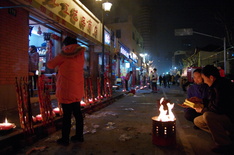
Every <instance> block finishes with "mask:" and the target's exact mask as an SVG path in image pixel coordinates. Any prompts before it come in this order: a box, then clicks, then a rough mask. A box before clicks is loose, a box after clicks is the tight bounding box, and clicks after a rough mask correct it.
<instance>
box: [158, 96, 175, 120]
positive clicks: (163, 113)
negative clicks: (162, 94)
mask: <svg viewBox="0 0 234 155" xmlns="http://www.w3.org/2000/svg"><path fill="white" fill-rule="evenodd" d="M163 101H164V98H161V99H160V108H159V111H160V113H159V116H158V120H159V121H162V122H167V121H174V119H175V115H174V114H173V112H172V108H173V107H174V103H173V104H171V103H169V102H168V103H167V104H166V105H167V107H168V111H167V110H164V107H163V104H162V103H163Z"/></svg>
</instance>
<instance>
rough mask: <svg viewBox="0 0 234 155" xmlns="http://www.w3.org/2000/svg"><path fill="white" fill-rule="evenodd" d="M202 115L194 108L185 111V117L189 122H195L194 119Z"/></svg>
mask: <svg viewBox="0 0 234 155" xmlns="http://www.w3.org/2000/svg"><path fill="white" fill-rule="evenodd" d="M200 115H201V113H197V112H196V110H195V109H192V108H185V109H184V117H185V118H186V119H187V120H188V121H191V122H193V120H194V118H196V117H197V116H200Z"/></svg>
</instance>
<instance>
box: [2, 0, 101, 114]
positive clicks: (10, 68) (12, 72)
mask: <svg viewBox="0 0 234 155" xmlns="http://www.w3.org/2000/svg"><path fill="white" fill-rule="evenodd" d="M2 6H3V7H6V8H5V9H1V10H0V11H1V17H3V16H4V18H1V22H0V23H1V30H0V32H1V34H3V35H2V36H7V38H5V39H4V40H1V41H2V43H3V44H4V45H5V47H4V49H3V48H1V49H0V52H1V53H0V58H1V61H0V63H1V78H0V90H1V92H2V90H4V91H5V92H6V93H1V94H0V97H1V98H2V99H3V100H2V101H3V102H1V104H0V110H6V109H14V108H16V107H17V99H16V97H15V96H16V95H15V77H28V74H29V56H28V54H29V53H28V50H29V46H30V45H34V46H36V48H37V52H38V53H39V65H38V70H37V72H36V74H37V75H40V74H45V75H47V76H48V77H51V76H52V75H53V74H54V73H56V70H50V69H48V68H47V67H46V63H47V61H49V60H50V59H51V58H53V57H54V56H56V55H57V54H58V53H59V52H60V50H61V47H62V40H63V39H64V38H65V37H66V36H72V37H76V38H77V40H78V43H79V44H80V45H81V46H85V47H86V48H87V51H86V53H85V61H86V62H85V66H84V70H85V77H89V76H90V75H93V76H97V74H95V72H97V70H98V67H97V66H98V61H97V60H98V54H97V53H95V50H94V49H95V46H100V45H101V40H102V39H101V38H102V35H101V34H102V33H101V32H102V31H101V28H102V23H101V22H100V21H99V20H98V19H97V18H96V17H95V16H94V15H93V14H92V13H91V12H90V11H89V10H88V9H87V8H86V7H85V6H84V5H83V4H82V3H80V2H79V1H75V0H74V1H66V0H56V1H54V0H49V1H41V0H11V1H4V2H3V3H2ZM3 23H7V24H4V25H3ZM16 30H17V31H16ZM6 51H8V54H7V55H6V54H4V53H6ZM9 60H11V61H10V63H9ZM3 66H4V67H3ZM94 82H95V81H94ZM36 89H37V88H36ZM6 94H7V95H6Z"/></svg>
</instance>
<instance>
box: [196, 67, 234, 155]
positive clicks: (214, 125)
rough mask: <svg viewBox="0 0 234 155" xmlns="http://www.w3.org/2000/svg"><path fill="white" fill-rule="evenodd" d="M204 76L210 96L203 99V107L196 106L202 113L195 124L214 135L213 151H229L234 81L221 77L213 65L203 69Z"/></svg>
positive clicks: (232, 129)
mask: <svg viewBox="0 0 234 155" xmlns="http://www.w3.org/2000/svg"><path fill="white" fill-rule="evenodd" d="M202 78H203V79H204V83H206V84H207V85H208V86H209V97H208V100H203V101H202V102H203V104H204V107H203V108H202V107H197V108H195V110H196V111H197V112H199V113H201V114H202V115H201V116H198V117H196V118H195V119H194V124H195V125H196V126H197V127H199V128H200V129H202V130H204V131H207V132H209V133H210V134H211V135H212V138H213V140H214V142H215V147H213V148H212V151H213V152H216V153H228V152H230V150H232V147H233V145H232V141H231V138H232V137H233V134H234V115H233V109H234V97H233V92H234V87H233V83H231V81H230V80H228V79H226V78H223V77H220V74H219V70H218V69H217V68H216V67H214V66H213V65H207V66H205V67H204V68H203V69H202Z"/></svg>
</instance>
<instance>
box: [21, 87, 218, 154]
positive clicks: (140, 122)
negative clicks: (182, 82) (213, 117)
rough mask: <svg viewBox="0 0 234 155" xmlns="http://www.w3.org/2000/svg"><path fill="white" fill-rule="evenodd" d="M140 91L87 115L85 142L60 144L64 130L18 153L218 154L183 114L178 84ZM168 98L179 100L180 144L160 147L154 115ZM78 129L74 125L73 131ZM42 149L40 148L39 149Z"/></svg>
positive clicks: (177, 136)
mask: <svg viewBox="0 0 234 155" xmlns="http://www.w3.org/2000/svg"><path fill="white" fill-rule="evenodd" d="M149 92H150V90H138V91H137V93H136V94H135V95H132V94H128V95H126V96H125V97H123V98H121V99H119V100H117V101H116V102H114V103H113V104H111V105H109V106H108V107H105V108H103V109H101V110H100V111H97V112H95V113H93V114H91V115H88V114H86V116H85V127H84V128H85V131H84V134H85V135H84V138H85V141H84V142H83V143H72V142H71V143H70V144H69V146H60V145H58V144H57V143H56V140H57V139H58V138H59V136H60V131H58V132H56V133H54V134H52V135H50V136H49V137H47V138H45V139H42V140H40V141H39V142H37V143H36V144H34V145H32V146H30V147H26V148H24V149H23V150H21V151H20V152H19V153H18V154H19V155H20V154H25V153H30V154H32V155H33V154H56V155H59V154H61V155H62V154H66V155H68V154H77V155H107V154H108V155H110V154H117V155H156V154H167V155H168V154H173V155H176V154H179V155H182V154H189V155H192V154H214V153H212V152H211V151H210V150H211V148H212V147H213V145H214V143H213V141H212V138H211V136H210V135H209V134H208V133H206V132H204V131H202V130H196V129H194V128H193V124H192V123H191V122H188V121H187V120H185V118H184V117H183V113H184V112H183V108H182V107H180V106H178V105H177V104H178V103H182V102H183V101H184V99H185V98H186V94H185V93H184V92H183V91H182V90H181V88H180V87H178V86H172V87H171V88H160V90H159V92H158V93H149ZM161 97H165V98H167V99H169V100H171V102H173V103H175V106H174V108H173V110H172V111H173V113H174V115H175V117H176V144H175V145H172V146H164V147H162V146H157V145H154V144H152V119H151V118H152V117H153V116H157V115H158V112H157V108H158V107H157V104H156V101H157V100H158V99H160V98H161ZM73 133H74V128H72V134H71V135H73ZM37 149H39V150H37Z"/></svg>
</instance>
